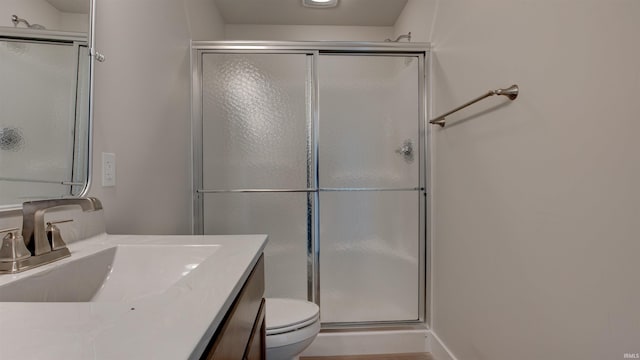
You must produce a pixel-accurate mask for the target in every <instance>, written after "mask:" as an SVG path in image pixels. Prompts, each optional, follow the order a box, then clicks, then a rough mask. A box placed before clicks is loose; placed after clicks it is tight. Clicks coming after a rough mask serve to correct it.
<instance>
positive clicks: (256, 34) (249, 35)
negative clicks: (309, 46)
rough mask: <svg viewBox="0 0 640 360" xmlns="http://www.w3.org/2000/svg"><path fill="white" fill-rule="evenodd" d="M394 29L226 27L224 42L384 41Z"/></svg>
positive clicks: (271, 26) (277, 26)
mask: <svg viewBox="0 0 640 360" xmlns="http://www.w3.org/2000/svg"><path fill="white" fill-rule="evenodd" d="M392 36H393V27H391V26H324V25H234V24H227V25H225V40H275V41H284V40H288V41H316V40H317V41H383V40H384V39H386V38H390V37H392Z"/></svg>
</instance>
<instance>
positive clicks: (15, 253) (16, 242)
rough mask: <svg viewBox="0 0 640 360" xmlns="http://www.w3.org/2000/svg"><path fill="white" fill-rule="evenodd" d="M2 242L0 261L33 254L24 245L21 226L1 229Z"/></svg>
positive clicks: (19, 258)
mask: <svg viewBox="0 0 640 360" xmlns="http://www.w3.org/2000/svg"><path fill="white" fill-rule="evenodd" d="M4 233H6V235H4V236H3V237H2V243H1V244H0V262H6V261H10V262H13V261H16V260H22V259H26V258H28V257H30V256H31V252H30V251H29V250H28V249H27V247H26V246H25V245H24V240H23V239H22V235H20V228H9V229H2V230H0V236H1V235H3V234H4Z"/></svg>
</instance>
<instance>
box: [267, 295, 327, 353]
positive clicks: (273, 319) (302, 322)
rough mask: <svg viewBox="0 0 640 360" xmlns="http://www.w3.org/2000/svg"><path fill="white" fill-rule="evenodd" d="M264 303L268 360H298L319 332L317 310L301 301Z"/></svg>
mask: <svg viewBox="0 0 640 360" xmlns="http://www.w3.org/2000/svg"><path fill="white" fill-rule="evenodd" d="M265 301H266V304H265V305H266V315H265V317H266V319H265V321H266V328H267V341H266V347H267V360H292V359H298V355H300V353H302V352H303V351H304V349H306V348H307V347H308V346H309V345H311V343H312V342H313V340H314V339H315V338H316V335H318V333H319V332H320V316H319V313H320V308H319V307H318V305H316V304H314V303H311V302H308V301H304V300H296V299H281V298H267V299H265Z"/></svg>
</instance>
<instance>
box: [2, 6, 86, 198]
mask: <svg viewBox="0 0 640 360" xmlns="http://www.w3.org/2000/svg"><path fill="white" fill-rule="evenodd" d="M89 2H90V0H0V169H2V170H0V206H2V207H6V206H10V205H12V204H20V203H22V202H24V201H28V200H33V199H43V198H58V197H69V196H79V195H82V193H83V192H84V191H85V188H86V184H87V181H88V168H89V166H88V161H89V118H90V116H89V115H90V114H89V110H90V109H89V99H90V70H91V57H90V56H89V53H90V52H89V38H90V37H89V34H88V29H89V27H90V26H89V19H90V16H89V8H90V4H89Z"/></svg>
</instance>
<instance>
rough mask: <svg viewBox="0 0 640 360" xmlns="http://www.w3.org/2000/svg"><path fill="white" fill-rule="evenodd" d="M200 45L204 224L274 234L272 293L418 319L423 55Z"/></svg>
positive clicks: (326, 319) (361, 318)
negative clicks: (205, 48)
mask: <svg viewBox="0 0 640 360" xmlns="http://www.w3.org/2000/svg"><path fill="white" fill-rule="evenodd" d="M199 55H200V58H199V60H198V66H197V67H198V68H199V69H200V70H199V71H200V74H199V76H200V79H199V81H200V82H201V83H200V86H201V92H202V96H201V109H202V110H201V111H202V114H201V124H200V126H201V129H202V130H201V134H198V138H197V141H196V142H200V144H199V145H196V152H197V153H196V167H200V169H201V170H196V172H195V174H196V176H201V178H200V181H201V183H198V181H196V187H197V192H196V204H199V206H200V210H199V215H200V218H199V223H200V231H202V232H203V233H205V234H247V233H264V234H269V239H270V240H269V243H268V245H267V248H266V252H265V267H266V295H267V296H268V297H291V298H302V299H308V300H310V301H315V302H317V303H319V305H320V314H321V320H322V322H323V323H324V324H336V325H339V324H351V323H358V324H362V323H381V322H392V323H394V322H413V321H419V320H421V317H422V316H423V309H424V294H423V292H424V278H425V277H424V271H425V270H424V269H425V265H424V259H425V257H424V251H425V231H424V228H425V223H424V216H425V200H424V194H425V192H424V185H423V184H424V163H425V161H424V156H423V152H424V144H423V142H424V137H423V136H421V132H422V130H423V124H424V112H423V110H422V107H423V106H424V101H423V100H422V99H423V98H424V96H423V95H424V94H423V90H422V89H423V83H422V81H421V77H422V74H423V72H422V70H421V67H422V68H423V66H422V65H424V57H423V55H420V54H393V53H385V54H378V53H375V54H374V53H369V54H367V53H357V54H356V53H353V54H347V53H335V52H324V51H317V50H316V51H299V52H284V51H280V52H273V53H266V52H264V51H263V52H262V53H249V52H236V53H229V52H224V51H209V52H207V51H202V52H201V53H199ZM197 212H198V211H197Z"/></svg>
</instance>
